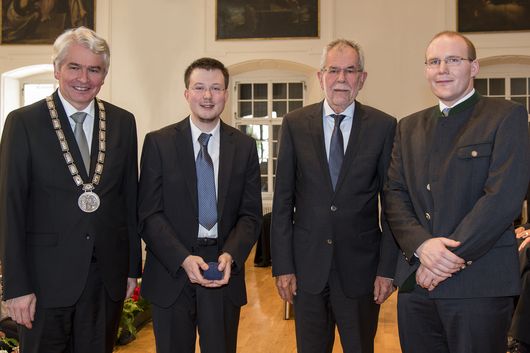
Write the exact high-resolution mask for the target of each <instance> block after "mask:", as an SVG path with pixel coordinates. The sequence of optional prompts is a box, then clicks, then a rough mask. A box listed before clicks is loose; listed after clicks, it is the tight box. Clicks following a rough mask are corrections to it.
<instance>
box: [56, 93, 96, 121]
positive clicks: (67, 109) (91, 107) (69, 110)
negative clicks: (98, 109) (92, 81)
mask: <svg viewBox="0 0 530 353" xmlns="http://www.w3.org/2000/svg"><path fill="white" fill-rule="evenodd" d="M57 93H59V99H60V100H61V103H62V104H63V108H64V111H65V113H66V116H68V117H71V116H72V114H74V113H77V112H79V111H81V112H85V113H87V114H88V115H89V116H91V117H94V116H95V110H94V100H93V99H92V100H91V101H90V104H88V105H87V106H86V108H85V109H83V110H77V108H76V107H74V106H73V105H72V104H70V102H68V101H67V100H66V98H64V97H63V95H62V94H61V90H60V89H58V90H57Z"/></svg>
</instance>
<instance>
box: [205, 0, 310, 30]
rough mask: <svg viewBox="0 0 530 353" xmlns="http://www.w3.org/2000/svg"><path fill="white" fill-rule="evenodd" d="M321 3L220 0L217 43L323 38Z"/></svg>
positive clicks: (218, 4) (217, 5) (284, 0)
mask: <svg viewBox="0 0 530 353" xmlns="http://www.w3.org/2000/svg"><path fill="white" fill-rule="evenodd" d="M319 1H320V0H216V31H215V32H216V35H215V38H216V40H226V39H293V38H294V39H296V38H319V37H320V16H319V10H320V6H319Z"/></svg>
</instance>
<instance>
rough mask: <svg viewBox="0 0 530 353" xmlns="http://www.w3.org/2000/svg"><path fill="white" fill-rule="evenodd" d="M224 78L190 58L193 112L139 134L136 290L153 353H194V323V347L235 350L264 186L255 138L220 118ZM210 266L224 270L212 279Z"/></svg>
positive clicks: (207, 62)
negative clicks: (144, 306)
mask: <svg viewBox="0 0 530 353" xmlns="http://www.w3.org/2000/svg"><path fill="white" fill-rule="evenodd" d="M228 79H229V77H228V71H227V69H226V68H225V67H224V65H223V64H222V63H220V62H219V61H217V60H215V59H211V58H202V59H198V60H196V61H194V62H193V63H192V64H191V65H190V66H189V67H188V68H187V69H186V72H185V74H184V81H185V84H186V91H185V92H184V96H185V98H186V100H187V101H188V104H189V107H190V110H191V114H190V116H189V117H187V118H186V119H184V120H182V121H181V122H178V123H176V124H173V125H170V126H167V127H165V128H163V129H161V130H158V131H155V132H152V133H149V134H147V136H146V138H145V142H144V147H143V152H142V162H141V174H140V188H139V206H138V208H139V222H140V229H141V236H142V238H143V239H144V241H145V243H146V245H147V259H146V263H145V272H144V280H143V283H142V294H143V295H144V296H145V298H147V299H149V300H150V301H151V303H152V304H153V325H154V332H155V339H156V349H157V352H158V353H171V352H194V351H195V340H196V330H197V329H198V331H199V336H200V346H201V352H204V353H209V352H215V353H225V352H226V353H235V352H236V340H237V328H238V324H239V313H240V309H241V306H243V305H244V304H246V289H245V260H246V258H247V257H248V255H249V252H250V250H251V248H252V246H253V245H254V243H255V242H256V240H257V237H258V235H259V231H260V225H261V191H260V172H259V165H258V157H257V149H256V142H255V141H254V140H253V139H252V138H250V137H248V136H246V135H244V134H243V133H241V132H240V131H238V130H236V129H234V128H232V127H230V126H228V125H226V124H225V123H223V122H222V121H221V119H220V115H221V113H222V111H223V109H224V106H225V103H226V100H227V99H228V92H227V90H226V89H227V87H228ZM205 160H206V161H207V162H208V166H207V168H205V166H204V161H205ZM207 270H208V272H210V271H212V270H218V271H221V273H222V277H221V278H220V279H211V277H208V276H207V275H206V273H203V271H207Z"/></svg>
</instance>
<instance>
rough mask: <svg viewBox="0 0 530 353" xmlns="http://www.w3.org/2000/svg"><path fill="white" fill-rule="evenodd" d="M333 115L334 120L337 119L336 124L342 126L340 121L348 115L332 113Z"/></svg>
mask: <svg viewBox="0 0 530 353" xmlns="http://www.w3.org/2000/svg"><path fill="white" fill-rule="evenodd" d="M331 116H332V117H333V120H335V126H337V127H340V123H342V121H343V120H344V118H345V117H346V115H343V114H331Z"/></svg>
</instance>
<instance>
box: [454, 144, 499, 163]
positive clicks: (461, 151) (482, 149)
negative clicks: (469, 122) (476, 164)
mask: <svg viewBox="0 0 530 353" xmlns="http://www.w3.org/2000/svg"><path fill="white" fill-rule="evenodd" d="M492 149H493V145H492V144H491V143H489V142H488V143H479V144H475V145H468V146H462V147H459V148H458V151H457V155H458V158H461V159H475V158H485V157H488V158H489V156H491V151H492Z"/></svg>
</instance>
